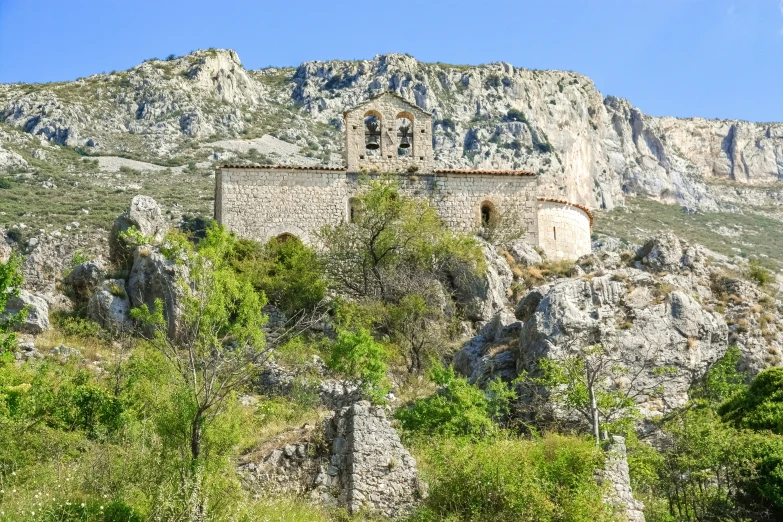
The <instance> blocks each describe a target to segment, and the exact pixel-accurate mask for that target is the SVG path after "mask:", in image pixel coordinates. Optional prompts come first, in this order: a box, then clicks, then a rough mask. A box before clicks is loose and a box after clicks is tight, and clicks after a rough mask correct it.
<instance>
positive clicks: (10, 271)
mask: <svg viewBox="0 0 783 522" xmlns="http://www.w3.org/2000/svg"><path fill="white" fill-rule="evenodd" d="M21 265H22V258H21V257H20V256H16V255H15V256H11V258H10V259H9V260H8V261H6V262H5V263H3V262H2V261H0V316H2V315H3V312H5V307H6V304H7V303H8V299H9V298H10V297H13V296H17V295H19V290H18V287H19V286H20V285H21V284H22V281H23V280H22V274H21V271H20V267H21ZM22 320H24V313H21V314H16V315H15V316H11V317H6V318H2V319H0V364H3V362H4V361H5V362H7V361H6V360H7V359H8V358H9V356H10V353H9V350H10V349H11V348H12V347H13V346H14V344H15V343H16V335H15V334H14V333H13V331H12V329H13V327H14V325H16V324H18V322H19V321H22Z"/></svg>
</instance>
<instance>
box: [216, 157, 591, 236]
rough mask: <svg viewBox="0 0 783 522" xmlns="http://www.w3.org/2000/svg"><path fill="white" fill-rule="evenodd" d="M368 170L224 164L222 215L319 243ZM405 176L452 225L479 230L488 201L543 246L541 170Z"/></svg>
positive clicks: (243, 231) (245, 230)
mask: <svg viewBox="0 0 783 522" xmlns="http://www.w3.org/2000/svg"><path fill="white" fill-rule="evenodd" d="M361 176H362V175H361V174H358V173H356V174H354V173H348V172H345V171H335V170H298V169H295V168H290V169H286V168H253V167H222V168H220V169H218V173H217V176H216V190H215V196H216V200H215V218H216V219H217V221H218V222H219V223H221V224H223V225H225V226H226V227H227V228H228V229H229V230H233V231H234V232H236V233H237V234H238V235H240V236H242V237H246V238H249V239H254V240H257V241H262V242H263V241H267V240H268V239H270V238H272V237H276V236H278V235H280V234H284V233H288V234H293V235H295V236H297V237H298V238H299V239H301V240H302V241H304V242H305V243H308V244H314V243H315V242H316V241H315V234H314V232H317V231H318V230H319V229H320V228H321V227H323V226H324V225H337V224H339V223H341V222H342V221H343V220H346V219H348V217H349V212H350V210H349V207H350V198H351V197H354V196H355V195H356V194H357V193H358V192H359V191H360V189H361V186H360V183H359V181H360V178H361ZM398 181H399V183H400V188H401V191H402V192H403V193H404V194H406V195H408V196H411V197H417V198H428V199H430V201H431V202H432V204H433V205H434V206H435V208H436V209H437V210H438V213H439V214H440V216H441V218H442V219H443V221H444V222H445V224H446V225H447V226H448V227H450V228H452V229H453V230H459V231H465V232H467V231H470V230H474V229H475V228H477V227H478V226H479V223H480V208H481V204H482V202H484V201H487V200H489V201H491V202H492V204H493V205H494V207H495V208H496V209H497V210H498V211H502V212H505V213H508V214H513V215H515V216H516V217H518V219H519V220H520V221H521V222H522V223H523V224H524V225H525V226H526V227H527V231H528V233H527V236H526V237H525V239H526V240H527V241H528V242H529V243H530V244H531V245H537V244H538V222H537V215H536V188H537V184H536V183H537V180H536V178H535V177H534V176H518V175H508V174H482V173H448V174H416V175H411V174H400V175H399V177H398ZM588 251H589V234H588Z"/></svg>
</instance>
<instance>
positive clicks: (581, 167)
mask: <svg viewBox="0 0 783 522" xmlns="http://www.w3.org/2000/svg"><path fill="white" fill-rule="evenodd" d="M385 90H392V91H395V92H397V93H399V94H401V95H402V96H403V97H405V98H406V99H408V100H410V101H413V102H415V103H416V104H418V105H419V106H421V107H422V108H424V109H425V110H427V111H429V112H432V113H433V115H434V118H433V142H434V147H435V157H436V162H438V163H439V164H440V165H442V166H450V167H481V168H487V167H491V168H525V169H531V170H534V171H536V172H539V173H540V174H541V182H542V192H543V193H544V194H545V195H547V196H552V197H565V198H568V199H570V200H574V201H576V202H579V203H583V204H586V205H588V206H590V207H593V208H612V207H614V206H616V205H617V204H618V203H621V202H622V200H623V198H624V197H625V196H626V195H636V194H642V195H646V196H650V197H653V198H656V199H659V200H662V201H665V202H671V203H679V204H682V205H685V206H689V207H692V208H698V209H705V210H717V209H719V208H721V207H723V206H725V203H723V202H722V201H724V200H725V201H732V197H731V194H728V195H727V194H726V191H725V190H715V189H714V188H713V187H711V186H710V184H711V183H712V182H722V181H729V180H733V181H736V182H741V183H744V184H748V185H752V186H758V185H762V186H763V187H762V188H766V189H767V190H766V192H765V191H762V192H760V193H759V194H760V195H759V194H756V195H757V196H758V197H760V198H762V199H765V198H776V197H779V195H778V192H779V191H780V188H779V185H777V183H775V185H772V189H770V188H769V187H768V186H767V185H769V184H772V183H773V182H779V181H780V180H783V124H780V123H750V122H743V121H727V120H720V121H718V120H705V119H700V118H695V119H677V118H669V117H664V118H657V117H652V116H648V115H645V114H643V113H642V112H641V111H640V110H638V109H637V108H634V107H633V106H632V105H631V103H630V102H628V101H627V100H623V99H618V98H614V97H611V96H610V97H604V96H603V95H602V94H601V93H600V92H599V91H598V90H597V89H596V87H595V85H594V84H593V82H592V81H591V80H590V79H589V78H587V77H586V76H583V75H580V74H576V73H573V72H566V71H538V70H528V69H520V68H516V67H514V66H512V65H510V64H507V63H492V64H486V65H480V66H458V65H446V64H441V63H422V62H419V61H417V60H416V59H415V58H413V57H411V56H408V55H402V54H389V55H380V56H376V57H375V58H374V59H372V60H360V61H330V62H307V63H304V64H302V65H300V66H299V67H297V68H284V69H264V70H259V71H248V70H245V69H244V68H243V66H242V64H241V62H240V60H239V57H238V56H237V54H236V53H235V52H234V51H229V50H208V51H197V52H194V53H192V54H190V55H187V56H183V57H180V58H176V59H171V60H166V61H164V60H149V61H146V62H144V63H142V64H140V65H138V66H136V67H134V68H133V69H130V70H128V71H123V72H112V73H108V74H98V75H94V76H91V77H89V78H82V79H79V80H77V81H74V82H66V83H54V84H35V85H23V84H12V85H0V122H4V123H5V124H6V125H9V126H12V127H16V128H17V129H19V130H22V131H24V132H26V133H29V134H33V135H37V136H40V137H41V138H43V139H44V140H47V141H50V142H54V143H58V144H64V145H69V146H73V147H85V149H87V150H89V151H92V152H98V153H101V154H114V153H118V152H119V153H126V154H128V153H132V154H135V155H137V156H141V157H145V158H148V159H150V160H155V159H160V158H186V159H187V160H190V159H196V160H198V159H201V160H202V161H203V159H204V158H200V157H199V156H198V154H201V155H202V156H206V157H208V158H209V159H214V160H218V159H223V158H229V157H234V156H235V155H237V154H236V152H237V151H238V152H239V154H238V155H239V156H240V157H241V156H242V151H244V152H247V150H248V147H244V148H242V146H241V144H238V142H239V140H246V139H249V138H257V137H263V136H265V135H266V134H271V135H273V136H275V137H276V138H278V139H279V140H282V141H285V142H288V144H292V145H295V147H291V148H286V146H285V145H286V144H283V146H282V147H281V146H277V148H274V147H272V148H271V149H269V150H268V151H267V150H266V149H263V146H264V143H265V142H263V140H262V141H259V142H258V143H259V145H255V144H254V146H255V147H258V150H259V151H261V152H262V153H264V152H269V155H268V156H266V157H264V158H262V160H264V159H265V160H268V161H272V162H280V163H287V162H295V163H302V162H304V163H308V164H313V163H326V164H330V165H336V164H341V163H342V157H341V152H342V148H343V139H342V133H341V132H340V131H341V130H342V121H341V115H342V112H343V111H344V110H345V109H346V108H348V107H351V106H354V105H355V104H357V103H358V102H360V101H362V100H365V99H367V98H368V97H369V96H372V95H375V94H378V93H380V92H383V91H385ZM0 136H4V134H0ZM268 138H269V136H266V138H265V139H268ZM227 139H228V140H227ZM218 140H222V141H220V143H215V142H216V141H218ZM279 140H278V141H279ZM2 141H4V142H5V141H6V140H5V139H3V140H2ZM210 143H212V145H210ZM250 150H253V149H250ZM194 151H196V152H194ZM270 151H271V152H270ZM0 152H2V150H0ZM194 155H195V156H194ZM0 156H2V158H5V159H4V160H3V161H0V168H2V166H3V165H5V164H8V165H11V164H15V165H16V166H17V168H18V167H19V165H21V163H20V161H19V160H20V159H22V158H17V157H15V156H12V152H2V154H0ZM250 159H251V160H252V159H253V158H250ZM256 159H257V158H256ZM776 185H777V186H776ZM770 190H772V193H770Z"/></svg>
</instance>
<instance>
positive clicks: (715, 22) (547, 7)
mask: <svg viewBox="0 0 783 522" xmlns="http://www.w3.org/2000/svg"><path fill="white" fill-rule="evenodd" d="M378 11H382V14H380V15H377V14H376V13H377V12H378ZM208 47H223V48H231V49H234V50H236V51H237V52H238V53H239V56H240V58H241V59H242V62H243V63H244V65H245V67H247V68H260V67H265V66H268V65H298V64H299V63H301V62H303V61H307V60H329V59H355V58H371V57H373V56H374V55H376V54H379V53H387V52H406V53H409V54H411V55H413V56H415V57H416V58H418V59H419V60H422V61H441V62H448V63H461V64H479V63H486V62H492V61H506V62H510V63H512V64H514V65H516V66H519V67H527V68H537V69H568V70H573V71H577V72H580V73H583V74H586V75H588V76H590V77H591V78H592V79H593V80H594V81H595V83H596V85H597V86H598V88H599V89H600V90H601V92H602V93H604V94H613V95H616V96H622V97H624V98H628V99H630V100H631V102H632V103H633V104H634V105H636V106H638V107H640V108H641V109H642V110H643V111H645V112H647V113H649V114H654V115H672V116H703V117H709V118H739V119H748V120H755V121H783V0H645V1H641V0H568V1H567V0H536V1H530V0H517V1H501V0H481V1H465V0H448V1H445V0H444V1H427V0H419V1H411V0H406V1H395V0H385V1H383V2H380V1H377V0H364V1H341V0H331V1H329V0H315V1H313V0H275V1H265V0H256V1H238V0H222V1H217V2H216V1H206V0H155V1H151V0H126V1H114V0H100V1H96V0H71V1H63V0H57V1H50V0H0V83H4V82H16V81H22V82H45V81H56V80H70V79H74V78H77V77H80V76H87V75H89V74H93V73H98V72H102V71H111V70H122V69H127V68H129V67H132V66H134V65H136V64H138V63H139V62H141V61H142V60H144V59H146V58H151V57H165V56H166V55H168V54H171V53H174V54H178V55H179V54H185V53H188V52H189V51H191V50H193V49H198V48H208Z"/></svg>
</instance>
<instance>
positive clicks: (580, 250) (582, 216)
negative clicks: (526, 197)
mask: <svg viewBox="0 0 783 522" xmlns="http://www.w3.org/2000/svg"><path fill="white" fill-rule="evenodd" d="M531 244H538V246H540V247H541V248H542V249H544V252H546V255H547V257H548V258H549V259H555V260H560V259H568V260H576V259H579V258H580V257H582V256H583V255H585V254H589V253H590V251H591V246H590V217H589V216H588V215H587V213H585V211H584V210H582V209H580V208H578V207H574V206H571V205H566V204H563V203H554V202H550V201H539V202H538V243H531Z"/></svg>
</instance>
